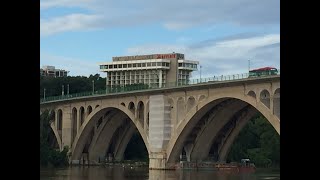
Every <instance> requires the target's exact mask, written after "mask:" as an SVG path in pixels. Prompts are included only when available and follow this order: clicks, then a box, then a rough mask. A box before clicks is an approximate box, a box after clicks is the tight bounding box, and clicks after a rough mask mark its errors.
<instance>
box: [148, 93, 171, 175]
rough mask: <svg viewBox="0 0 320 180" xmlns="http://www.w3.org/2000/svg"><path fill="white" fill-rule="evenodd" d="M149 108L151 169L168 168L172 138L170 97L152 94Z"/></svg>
mask: <svg viewBox="0 0 320 180" xmlns="http://www.w3.org/2000/svg"><path fill="white" fill-rule="evenodd" d="M149 110H150V112H149V114H150V118H149V140H150V144H149V147H150V148H149V149H150V152H149V169H168V165H167V154H166V147H167V144H168V142H169V140H170V138H171V120H170V111H171V107H170V104H169V102H168V97H167V96H164V95H154V96H150V103H149Z"/></svg>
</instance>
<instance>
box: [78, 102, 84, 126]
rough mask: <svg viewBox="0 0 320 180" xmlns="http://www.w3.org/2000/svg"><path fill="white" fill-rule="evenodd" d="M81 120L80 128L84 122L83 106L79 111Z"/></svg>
mask: <svg viewBox="0 0 320 180" xmlns="http://www.w3.org/2000/svg"><path fill="white" fill-rule="evenodd" d="M79 118H80V124H79V125H80V126H81V125H82V123H83V121H84V118H85V117H84V107H83V106H81V107H80V109H79Z"/></svg>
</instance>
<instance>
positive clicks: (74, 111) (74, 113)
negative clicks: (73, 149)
mask: <svg viewBox="0 0 320 180" xmlns="http://www.w3.org/2000/svg"><path fill="white" fill-rule="evenodd" d="M77 118H78V113H77V108H75V107H74V108H72V113H71V133H72V134H71V142H72V141H73V140H74V137H75V136H76V134H77V120H78V119H77Z"/></svg>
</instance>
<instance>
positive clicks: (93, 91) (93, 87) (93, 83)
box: [92, 80, 94, 95]
mask: <svg viewBox="0 0 320 180" xmlns="http://www.w3.org/2000/svg"><path fill="white" fill-rule="evenodd" d="M93 94H94V80H92V95H93Z"/></svg>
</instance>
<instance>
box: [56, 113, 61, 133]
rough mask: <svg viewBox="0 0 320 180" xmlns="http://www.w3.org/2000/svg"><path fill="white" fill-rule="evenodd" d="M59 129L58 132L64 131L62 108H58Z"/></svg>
mask: <svg viewBox="0 0 320 180" xmlns="http://www.w3.org/2000/svg"><path fill="white" fill-rule="evenodd" d="M57 130H58V132H59V131H62V110H61V109H58V111H57ZM59 133H60V132H59Z"/></svg>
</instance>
